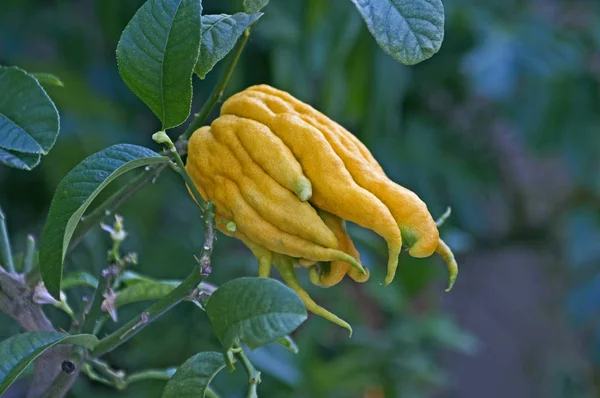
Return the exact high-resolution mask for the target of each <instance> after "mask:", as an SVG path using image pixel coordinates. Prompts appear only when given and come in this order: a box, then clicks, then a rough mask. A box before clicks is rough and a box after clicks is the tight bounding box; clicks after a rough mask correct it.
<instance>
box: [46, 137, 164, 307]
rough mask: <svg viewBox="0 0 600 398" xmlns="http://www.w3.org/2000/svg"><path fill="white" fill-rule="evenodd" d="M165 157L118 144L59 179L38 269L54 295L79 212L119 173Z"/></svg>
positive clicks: (80, 213)
mask: <svg viewBox="0 0 600 398" xmlns="http://www.w3.org/2000/svg"><path fill="white" fill-rule="evenodd" d="M167 162H169V159H168V158H167V157H164V156H161V155H159V154H158V153H156V152H154V151H151V150H150V149H148V148H144V147H141V146H137V145H130V144H118V145H114V146H111V147H109V148H106V149H104V150H102V151H100V152H97V153H95V154H93V155H92V156H90V157H88V158H86V159H85V160H83V161H82V162H81V163H79V164H78V165H77V166H75V168H74V169H73V170H71V171H70V172H69V174H67V175H66V176H65V178H63V179H62V181H61V182H60V183H59V184H58V187H57V188H56V193H55V194H54V198H53V199H52V203H51V205H50V211H49V213H48V218H47V220H46V224H45V226H44V230H43V232H42V238H41V242H40V269H41V272H42V279H43V280H44V283H45V285H46V289H48V292H49V293H50V294H51V295H52V296H53V297H55V298H56V297H58V296H59V293H60V287H61V279H62V266H63V261H64V259H65V255H66V253H67V249H68V247H69V242H70V241H71V238H72V236H73V233H74V232H75V227H77V224H78V223H79V221H80V220H81V216H82V215H83V213H84V212H85V210H86V209H87V208H88V206H89V205H90V204H91V203H92V201H93V200H94V198H95V197H96V196H97V195H98V194H99V193H100V192H101V191H102V190H103V189H104V188H106V186H107V185H108V184H109V183H110V182H111V181H113V180H114V179H116V178H117V177H119V176H120V175H122V174H124V173H126V172H128V171H130V170H132V169H135V168H137V167H140V166H146V165H150V164H156V163H167Z"/></svg>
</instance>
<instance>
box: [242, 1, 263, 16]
mask: <svg viewBox="0 0 600 398" xmlns="http://www.w3.org/2000/svg"><path fill="white" fill-rule="evenodd" d="M267 4H269V0H244V11H245V12H247V13H248V14H254V13H255V12H259V11H260V10H262V9H263V8H265V7H266V6H267Z"/></svg>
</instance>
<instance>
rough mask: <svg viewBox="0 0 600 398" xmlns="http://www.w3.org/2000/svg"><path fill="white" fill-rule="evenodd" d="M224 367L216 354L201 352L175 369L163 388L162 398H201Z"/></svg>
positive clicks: (222, 360) (220, 356)
mask: <svg viewBox="0 0 600 398" xmlns="http://www.w3.org/2000/svg"><path fill="white" fill-rule="evenodd" d="M224 367H225V358H223V354H221V353H218V352H201V353H199V354H196V355H194V356H193V357H191V358H190V359H188V360H187V361H185V362H184V363H183V365H181V366H180V367H179V369H177V372H175V374H174V375H173V377H172V378H171V380H169V382H168V383H167V385H166V386H165V389H164V391H163V394H162V398H202V397H204V396H205V393H206V390H207V389H208V385H209V384H210V382H211V381H212V379H213V378H214V377H215V376H216V375H217V373H219V372H220V371H221V370H222V369H223V368H224Z"/></svg>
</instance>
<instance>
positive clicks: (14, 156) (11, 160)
mask: <svg viewBox="0 0 600 398" xmlns="http://www.w3.org/2000/svg"><path fill="white" fill-rule="evenodd" d="M41 157H42V155H40V154H36V153H22V152H18V151H8V150H6V149H2V148H0V163H4V164H5V165H7V166H11V167H14V168H15V169H21V170H27V171H29V170H31V169H33V168H34V167H35V166H37V165H38V164H39V163H40V159H41Z"/></svg>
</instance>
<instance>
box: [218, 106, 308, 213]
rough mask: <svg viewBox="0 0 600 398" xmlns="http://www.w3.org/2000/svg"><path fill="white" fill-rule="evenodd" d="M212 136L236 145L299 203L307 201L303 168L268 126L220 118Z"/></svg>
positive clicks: (242, 120)
mask: <svg viewBox="0 0 600 398" xmlns="http://www.w3.org/2000/svg"><path fill="white" fill-rule="evenodd" d="M211 133H212V134H213V135H214V136H215V137H216V138H217V139H218V140H219V141H221V142H223V143H228V144H230V145H231V144H232V143H234V144H235V145H236V146H237V143H238V142H239V144H240V145H241V146H242V147H243V148H244V150H245V151H246V152H247V153H248V155H249V156H250V157H251V158H252V160H254V162H256V164H258V165H259V166H260V167H261V168H262V169H263V170H264V171H265V172H266V173H267V174H268V175H269V176H271V177H272V178H273V179H274V180H275V181H277V182H278V183H279V184H280V185H282V186H283V187H285V188H287V189H289V190H290V191H292V192H294V193H295V194H296V195H297V196H298V198H299V199H300V200H301V201H303V202H305V201H307V200H308V199H310V197H311V195H312V186H311V183H310V181H309V180H308V178H306V177H305V176H304V174H303V173H302V166H300V163H298V161H297V160H296V158H295V157H294V155H293V154H292V152H291V151H290V149H289V148H288V147H287V146H285V144H284V143H283V142H282V141H281V140H280V139H279V138H278V137H277V136H275V135H274V134H273V133H271V131H270V130H269V128H268V127H267V126H265V125H264V124H261V123H259V122H256V121H254V120H252V119H246V118H240V117H237V116H234V115H223V116H221V117H219V118H218V119H216V120H215V121H214V122H213V124H212V126H211ZM232 136H235V137H236V138H237V139H232V138H233V137H232Z"/></svg>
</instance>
